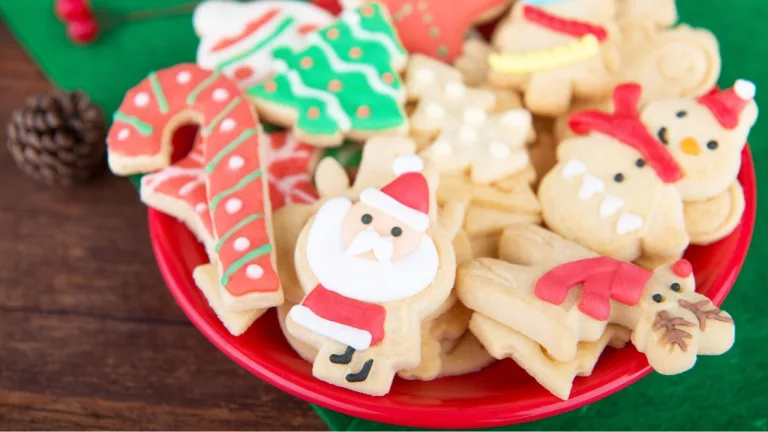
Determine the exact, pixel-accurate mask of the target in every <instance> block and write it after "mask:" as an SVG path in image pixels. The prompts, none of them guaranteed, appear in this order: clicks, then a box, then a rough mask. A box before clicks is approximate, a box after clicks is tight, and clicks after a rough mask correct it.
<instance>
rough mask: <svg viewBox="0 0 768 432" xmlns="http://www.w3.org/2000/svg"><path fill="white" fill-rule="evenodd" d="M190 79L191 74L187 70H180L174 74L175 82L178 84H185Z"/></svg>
mask: <svg viewBox="0 0 768 432" xmlns="http://www.w3.org/2000/svg"><path fill="white" fill-rule="evenodd" d="M191 80H192V74H191V73H189V71H181V72H179V73H178V74H176V82H177V83H179V84H186V83H188V82H189V81H191Z"/></svg>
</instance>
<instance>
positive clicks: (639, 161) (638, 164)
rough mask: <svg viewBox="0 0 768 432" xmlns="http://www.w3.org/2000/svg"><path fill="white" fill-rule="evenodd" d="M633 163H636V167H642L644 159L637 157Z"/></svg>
mask: <svg viewBox="0 0 768 432" xmlns="http://www.w3.org/2000/svg"><path fill="white" fill-rule="evenodd" d="M635 165H636V166H637V167H638V168H642V167H644V166H645V159H638V160H636V161H635Z"/></svg>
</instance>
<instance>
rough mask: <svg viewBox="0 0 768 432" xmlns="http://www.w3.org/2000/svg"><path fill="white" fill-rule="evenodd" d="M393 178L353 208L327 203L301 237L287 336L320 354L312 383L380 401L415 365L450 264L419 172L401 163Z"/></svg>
mask: <svg viewBox="0 0 768 432" xmlns="http://www.w3.org/2000/svg"><path fill="white" fill-rule="evenodd" d="M393 169H394V171H395V174H396V175H397V177H396V178H395V179H394V180H392V181H391V182H390V183H389V184H387V185H385V186H384V187H382V188H381V189H377V188H369V189H365V190H363V191H362V193H360V198H359V201H357V202H354V203H353V202H352V201H351V200H350V199H348V198H344V197H341V198H334V199H331V200H328V201H326V202H325V203H324V204H323V205H322V207H321V208H320V210H319V211H318V213H317V215H315V217H314V218H312V219H311V220H310V221H309V222H308V223H307V225H306V226H305V228H304V230H303V231H302V233H301V236H300V237H299V241H298V245H297V248H296V255H295V257H296V269H297V273H298V277H299V281H300V282H301V285H302V287H303V288H304V291H305V292H307V295H306V297H305V298H304V300H302V302H301V304H299V305H297V306H294V307H293V308H292V309H291V311H290V313H289V314H288V318H287V320H286V328H287V329H288V331H289V332H290V333H291V334H293V335H294V336H295V337H297V338H298V339H300V340H302V341H304V342H306V343H308V344H310V345H312V346H314V347H315V348H316V349H318V354H317V356H316V357H315V359H314V363H313V368H312V373H313V375H314V376H315V377H316V378H318V379H321V380H323V381H326V382H328V383H331V384H334V385H337V386H342V387H345V388H348V389H351V390H353V391H357V392H361V393H365V394H369V395H375V396H379V395H384V394H387V393H388V392H389V389H390V386H391V385H392V380H393V379H394V377H395V374H396V373H397V372H398V371H399V370H401V369H407V368H411V367H415V366H417V365H418V364H419V363H420V360H421V359H420V352H421V349H420V348H421V338H420V336H419V335H420V331H419V329H420V326H421V323H422V321H423V320H424V319H425V318H427V317H428V316H430V315H432V314H433V312H434V311H435V310H436V309H437V308H438V307H439V306H440V305H441V304H442V303H443V302H444V301H445V299H446V298H447V297H448V295H449V293H450V291H451V288H452V287H453V282H454V277H455V272H456V267H455V266H456V262H455V255H454V251H453V247H452V246H451V241H450V239H449V238H448V237H447V236H446V235H445V234H444V232H443V231H442V229H441V228H440V227H439V226H438V225H437V224H436V223H434V222H432V221H431V220H430V217H429V216H428V214H429V205H430V199H429V195H430V193H429V186H428V183H427V180H426V178H425V177H424V175H423V174H422V173H421V172H420V171H421V169H423V162H422V161H421V159H420V158H419V157H417V156H414V155H407V156H401V157H400V158H398V159H396V160H395V163H394V167H393Z"/></svg>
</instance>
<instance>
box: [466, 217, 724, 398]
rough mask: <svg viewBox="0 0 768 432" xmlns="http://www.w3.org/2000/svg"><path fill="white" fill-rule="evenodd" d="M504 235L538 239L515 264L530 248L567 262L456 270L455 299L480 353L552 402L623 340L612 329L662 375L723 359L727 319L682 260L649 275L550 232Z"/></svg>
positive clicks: (483, 262)
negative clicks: (524, 377)
mask: <svg viewBox="0 0 768 432" xmlns="http://www.w3.org/2000/svg"><path fill="white" fill-rule="evenodd" d="M512 229H514V230H516V231H517V232H516V233H513V234H508V236H509V237H515V235H516V234H517V233H519V232H520V231H522V230H533V231H534V232H533V234H530V235H524V236H523V237H526V238H536V237H539V238H540V240H538V241H537V242H535V243H533V244H532V245H529V246H527V248H526V249H524V250H523V252H520V253H518V256H522V260H523V261H529V260H531V259H532V258H531V257H528V256H527V254H528V253H529V252H531V251H533V253H534V256H539V257H545V256H548V255H549V254H550V253H551V252H552V251H554V250H564V251H571V252H570V254H571V255H572V256H573V257H572V258H569V259H567V260H565V261H564V262H562V263H557V262H555V263H547V262H543V263H537V264H533V265H530V264H522V265H520V264H511V263H508V262H505V261H501V260H495V259H489V258H482V259H479V260H473V261H470V262H468V263H466V264H464V265H462V266H461V267H460V268H459V272H458V275H457V293H458V295H459V298H460V299H461V301H462V302H463V303H464V304H465V305H466V306H467V307H469V308H470V309H472V310H473V311H474V312H475V314H474V315H473V317H472V321H471V322H470V329H471V330H472V332H473V333H474V334H475V335H476V336H477V337H478V339H480V341H481V342H483V344H484V345H485V347H486V348H487V349H488V351H489V352H490V353H491V354H492V355H494V357H496V358H504V357H512V358H513V359H515V360H516V361H518V362H519V363H520V364H521V365H522V366H523V367H524V368H525V369H526V370H528V371H529V372H531V373H532V375H534V378H536V379H537V380H539V382H541V383H542V384H544V385H545V386H546V387H547V388H548V389H550V390H551V391H553V392H555V393H556V394H557V395H558V396H560V397H563V398H566V397H567V396H568V393H569V391H570V386H569V385H566V384H567V382H568V381H572V379H573V377H574V376H575V375H577V374H580V373H586V371H588V370H591V367H592V366H594V359H595V358H596V357H597V356H599V353H600V352H601V351H602V349H603V348H604V347H605V346H606V345H607V344H610V343H611V342H612V341H613V342H616V343H620V342H621V341H622V339H624V338H622V337H621V331H622V330H621V329H615V330H611V326H615V325H618V326H621V327H623V328H626V329H629V331H631V338H630V340H631V342H632V344H633V345H634V346H635V347H636V348H637V350H638V351H640V352H642V353H644V354H645V355H646V356H647V358H648V361H649V363H650V364H651V366H652V367H653V368H654V369H656V370H657V371H658V372H660V373H662V374H677V373H681V372H684V371H686V370H688V369H690V368H691V367H693V365H694V364H695V362H696V358H697V356H698V355H719V354H723V353H725V352H726V351H728V350H729V349H730V347H731V346H732V345H733V341H734V334H735V327H734V323H733V320H732V319H731V316H730V315H728V313H726V312H724V311H721V310H720V309H718V308H717V307H716V306H715V305H713V304H712V302H711V301H710V300H709V299H707V298H706V297H704V296H703V295H701V294H698V293H696V292H695V283H694V278H693V274H692V268H691V265H690V263H688V262H687V261H685V260H680V261H678V262H675V263H674V264H671V265H670V264H668V265H664V266H662V267H659V268H657V269H656V270H654V271H650V270H646V269H644V268H641V267H638V266H636V265H634V264H631V263H627V262H623V261H618V260H615V259H613V258H608V257H600V256H597V255H596V254H594V252H591V251H588V250H586V249H584V248H581V247H580V246H578V245H575V244H572V243H570V242H568V241H567V240H565V239H562V238H561V237H558V236H555V235H545V236H544V237H543V238H541V236H539V235H538V234H537V232H536V231H537V230H538V231H541V229H540V228H536V227H530V226H528V227H522V226H518V227H515V228H512ZM523 241H525V240H523ZM511 249H512V248H510V250H511ZM566 254H567V253H566ZM566 254H563V255H560V256H563V257H564V256H565V255H566ZM617 331H618V333H616V332H617ZM606 332H613V334H611V333H606ZM606 334H608V335H609V336H606ZM617 335H618V336H619V337H618V340H617V338H616V336H617ZM584 343H588V344H592V345H584ZM595 344H596V345H595ZM537 346H539V347H540V348H538V349H537ZM542 350H544V351H542ZM545 358H546V359H549V360H548V361H542V360H544V359H545ZM585 360H588V361H587V362H586V363H585Z"/></svg>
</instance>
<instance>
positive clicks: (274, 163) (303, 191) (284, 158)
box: [266, 132, 317, 210]
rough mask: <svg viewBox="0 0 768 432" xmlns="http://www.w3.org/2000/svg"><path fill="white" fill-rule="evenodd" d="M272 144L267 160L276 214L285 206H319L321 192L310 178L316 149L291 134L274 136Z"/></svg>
mask: <svg viewBox="0 0 768 432" xmlns="http://www.w3.org/2000/svg"><path fill="white" fill-rule="evenodd" d="M269 144H270V145H269V146H267V151H266V152H267V154H266V160H267V165H268V168H267V173H268V178H269V197H270V202H271V203H272V210H277V209H279V208H280V207H282V206H283V205H285V204H292V203H298V204H309V203H313V202H315V201H316V200H317V191H316V190H315V187H314V186H313V185H312V176H311V175H310V172H311V168H312V167H311V162H312V150H313V147H312V146H310V145H309V144H306V143H303V142H300V141H298V140H297V139H296V138H294V137H293V135H291V134H290V133H289V132H275V133H273V134H270V135H269Z"/></svg>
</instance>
